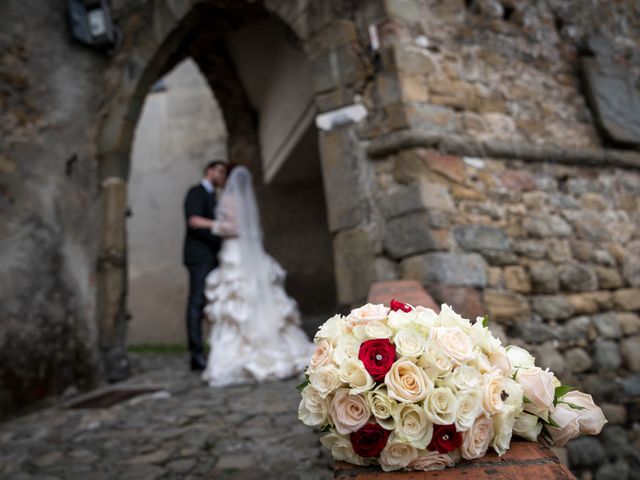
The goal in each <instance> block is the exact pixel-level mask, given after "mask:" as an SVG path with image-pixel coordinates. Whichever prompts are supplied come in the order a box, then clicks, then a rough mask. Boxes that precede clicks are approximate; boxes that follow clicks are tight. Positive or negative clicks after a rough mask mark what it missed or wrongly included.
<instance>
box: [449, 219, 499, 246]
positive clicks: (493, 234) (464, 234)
mask: <svg viewBox="0 0 640 480" xmlns="http://www.w3.org/2000/svg"><path fill="white" fill-rule="evenodd" d="M452 232H453V238H455V240H456V242H457V243H458V245H459V246H460V247H461V248H463V249H464V250H471V251H477V252H483V251H489V252H491V251H503V250H508V249H509V247H510V245H509V237H508V236H507V234H506V233H505V232H504V230H502V229H501V228H496V227H492V226H490V225H457V226H455V227H454V228H453V230H452Z"/></svg>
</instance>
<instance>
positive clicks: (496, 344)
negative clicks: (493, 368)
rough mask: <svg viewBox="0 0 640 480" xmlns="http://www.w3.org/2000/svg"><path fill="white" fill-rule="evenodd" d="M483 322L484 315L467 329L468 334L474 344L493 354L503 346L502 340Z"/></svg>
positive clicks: (488, 353)
mask: <svg viewBox="0 0 640 480" xmlns="http://www.w3.org/2000/svg"><path fill="white" fill-rule="evenodd" d="M483 323H484V319H483V318H482V317H478V318H477V319H476V323H474V324H473V326H472V327H471V328H470V329H469V330H468V331H467V335H469V337H470V338H471V340H472V341H473V343H474V345H477V346H478V347H480V348H481V349H482V351H484V353H486V354H487V355H491V354H492V353H495V352H497V351H498V350H499V349H500V348H501V346H502V342H500V340H499V339H497V338H496V337H494V336H493V334H492V333H491V331H490V330H489V329H488V328H487V327H485V326H484V325H483Z"/></svg>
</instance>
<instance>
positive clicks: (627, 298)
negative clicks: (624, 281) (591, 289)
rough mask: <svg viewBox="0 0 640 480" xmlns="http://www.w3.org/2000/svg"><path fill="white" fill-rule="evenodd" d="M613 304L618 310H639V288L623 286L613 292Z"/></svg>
mask: <svg viewBox="0 0 640 480" xmlns="http://www.w3.org/2000/svg"><path fill="white" fill-rule="evenodd" d="M613 304H614V305H615V307H616V308H617V309H618V310H626V311H633V310H640V288H623V289H621V290H616V291H615V292H613Z"/></svg>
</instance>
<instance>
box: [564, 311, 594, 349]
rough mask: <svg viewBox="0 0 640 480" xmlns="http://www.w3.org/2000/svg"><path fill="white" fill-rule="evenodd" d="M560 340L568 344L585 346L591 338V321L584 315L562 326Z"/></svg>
mask: <svg viewBox="0 0 640 480" xmlns="http://www.w3.org/2000/svg"><path fill="white" fill-rule="evenodd" d="M562 327H563V328H562V330H561V331H560V336H561V340H562V341H564V342H570V343H574V342H575V343H580V344H586V343H587V341H588V340H589V338H590V336H591V331H592V328H593V327H592V326H591V319H590V318H589V317H587V316H585V315H581V316H579V317H574V318H572V319H570V320H568V321H567V323H565V324H564V325H563V326H562Z"/></svg>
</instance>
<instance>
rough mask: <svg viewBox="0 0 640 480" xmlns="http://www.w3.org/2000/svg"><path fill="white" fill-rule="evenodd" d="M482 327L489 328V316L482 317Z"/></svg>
mask: <svg viewBox="0 0 640 480" xmlns="http://www.w3.org/2000/svg"><path fill="white" fill-rule="evenodd" d="M482 326H483V327H485V328H488V327H489V315H485V316H484V317H482Z"/></svg>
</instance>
